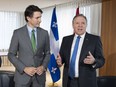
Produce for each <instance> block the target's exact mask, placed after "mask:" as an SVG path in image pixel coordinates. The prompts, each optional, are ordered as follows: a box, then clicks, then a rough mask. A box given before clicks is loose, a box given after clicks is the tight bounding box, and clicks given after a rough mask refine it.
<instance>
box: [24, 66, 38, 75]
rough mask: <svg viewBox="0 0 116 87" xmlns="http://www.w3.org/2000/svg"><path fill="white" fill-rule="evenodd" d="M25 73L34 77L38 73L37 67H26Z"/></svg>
mask: <svg viewBox="0 0 116 87" xmlns="http://www.w3.org/2000/svg"><path fill="white" fill-rule="evenodd" d="M24 72H25V73H26V74H28V75H29V76H33V75H35V73H36V72H37V69H36V68H35V67H25V68H24Z"/></svg>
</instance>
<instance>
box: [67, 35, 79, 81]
mask: <svg viewBox="0 0 116 87" xmlns="http://www.w3.org/2000/svg"><path fill="white" fill-rule="evenodd" d="M79 41H80V36H78V37H77V39H76V42H75V46H74V50H73V54H72V58H71V61H70V68H69V76H70V77H71V78H72V79H73V78H74V76H75V61H76V55H77V50H78V45H79Z"/></svg>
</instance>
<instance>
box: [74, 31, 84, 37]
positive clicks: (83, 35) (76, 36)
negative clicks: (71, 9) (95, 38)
mask: <svg viewBox="0 0 116 87" xmlns="http://www.w3.org/2000/svg"><path fill="white" fill-rule="evenodd" d="M85 34H86V32H85V33H84V34H82V35H77V34H75V36H74V37H78V36H80V37H81V38H84V37H85Z"/></svg>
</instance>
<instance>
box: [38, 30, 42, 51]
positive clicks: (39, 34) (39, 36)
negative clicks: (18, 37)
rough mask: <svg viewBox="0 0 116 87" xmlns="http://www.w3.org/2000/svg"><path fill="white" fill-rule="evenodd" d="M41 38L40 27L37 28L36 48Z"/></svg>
mask: <svg viewBox="0 0 116 87" xmlns="http://www.w3.org/2000/svg"><path fill="white" fill-rule="evenodd" d="M41 39H42V34H41V29H40V28H37V50H38V49H39V46H40V41H41Z"/></svg>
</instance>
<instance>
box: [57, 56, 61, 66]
mask: <svg viewBox="0 0 116 87" xmlns="http://www.w3.org/2000/svg"><path fill="white" fill-rule="evenodd" d="M56 62H57V64H58V66H59V67H61V66H62V59H61V56H60V54H58V56H57V58H56Z"/></svg>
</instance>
